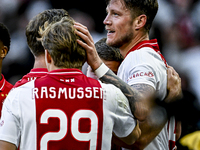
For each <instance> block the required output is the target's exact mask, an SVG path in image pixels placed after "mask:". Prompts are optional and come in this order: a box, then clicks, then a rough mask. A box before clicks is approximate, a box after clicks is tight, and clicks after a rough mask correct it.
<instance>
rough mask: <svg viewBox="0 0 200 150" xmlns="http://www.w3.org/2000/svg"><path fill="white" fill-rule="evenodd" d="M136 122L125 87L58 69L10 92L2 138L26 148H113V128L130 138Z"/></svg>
mask: <svg viewBox="0 0 200 150" xmlns="http://www.w3.org/2000/svg"><path fill="white" fill-rule="evenodd" d="M135 125H136V120H135V119H134V117H133V115H132V114H131V110H130V108H129V103H128V100H127V99H126V97H125V96H124V95H123V93H122V92H121V90H120V89H118V88H116V87H115V86H113V85H111V84H103V83H101V82H100V81H97V80H95V79H92V78H88V77H86V76H85V75H84V74H83V73H82V72H81V71H80V70H77V69H58V70H54V71H50V72H49V73H47V75H45V76H43V77H41V78H38V79H35V80H32V81H30V82H28V83H26V84H24V85H22V86H19V87H17V88H15V89H13V90H12V91H11V92H10V94H9V95H8V97H7V99H6V101H5V103H4V105H3V111H2V118H1V121H0V140H4V141H8V142H10V143H13V144H15V145H16V146H18V145H19V143H20V150H47V149H48V150H59V149H62V150H73V149H76V150H83V149H84V150H108V149H110V148H111V137H112V132H114V133H115V134H116V135H117V136H118V137H126V136H128V135H129V134H130V133H131V132H132V131H133V129H134V128H135ZM122 127H123V128H122Z"/></svg>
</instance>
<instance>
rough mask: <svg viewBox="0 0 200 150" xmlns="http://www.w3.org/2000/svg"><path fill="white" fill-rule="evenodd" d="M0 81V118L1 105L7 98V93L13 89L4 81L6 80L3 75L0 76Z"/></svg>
mask: <svg viewBox="0 0 200 150" xmlns="http://www.w3.org/2000/svg"><path fill="white" fill-rule="evenodd" d="M1 77H2V79H1V81H0V94H1V95H0V101H1V104H0V116H1V109H2V105H3V102H4V100H5V98H6V97H7V95H8V93H9V91H10V90H11V89H12V88H13V85H12V84H11V83H9V82H8V81H6V79H5V78H4V75H3V74H1Z"/></svg>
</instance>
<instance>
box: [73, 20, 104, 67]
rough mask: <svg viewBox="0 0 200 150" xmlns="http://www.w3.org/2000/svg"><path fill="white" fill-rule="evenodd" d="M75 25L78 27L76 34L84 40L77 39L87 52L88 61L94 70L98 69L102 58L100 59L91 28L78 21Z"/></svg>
mask: <svg viewBox="0 0 200 150" xmlns="http://www.w3.org/2000/svg"><path fill="white" fill-rule="evenodd" d="M74 27H75V28H76V29H77V30H76V31H75V32H76V34H77V35H78V36H79V37H80V38H81V39H82V40H83V41H81V40H77V42H78V44H79V45H81V46H82V47H83V48H84V49H85V50H86V53H87V62H88V64H89V65H90V66H91V68H92V69H93V70H96V69H97V68H99V67H100V65H101V64H102V60H101V59H100V57H99V55H98V53H97V51H96V48H95V45H94V41H93V39H92V36H91V35H90V32H89V30H88V29H87V27H86V26H84V25H82V24H80V23H78V22H76V23H75V24H74Z"/></svg>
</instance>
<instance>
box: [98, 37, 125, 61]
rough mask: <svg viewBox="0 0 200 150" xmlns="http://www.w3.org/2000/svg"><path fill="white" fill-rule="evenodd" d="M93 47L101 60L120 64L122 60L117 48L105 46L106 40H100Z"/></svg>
mask: <svg viewBox="0 0 200 150" xmlns="http://www.w3.org/2000/svg"><path fill="white" fill-rule="evenodd" d="M95 47H96V50H97V53H98V54H99V57H100V58H101V59H104V60H107V61H120V62H122V61H123V60H124V59H123V56H122V55H121V53H120V50H119V48H116V47H111V46H108V45H107V44H106V38H102V39H100V40H99V41H97V42H96V43H95Z"/></svg>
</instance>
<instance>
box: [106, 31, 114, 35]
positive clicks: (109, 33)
mask: <svg viewBox="0 0 200 150" xmlns="http://www.w3.org/2000/svg"><path fill="white" fill-rule="evenodd" d="M107 31H108V33H107V35H112V34H113V33H115V31H113V30H107Z"/></svg>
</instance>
